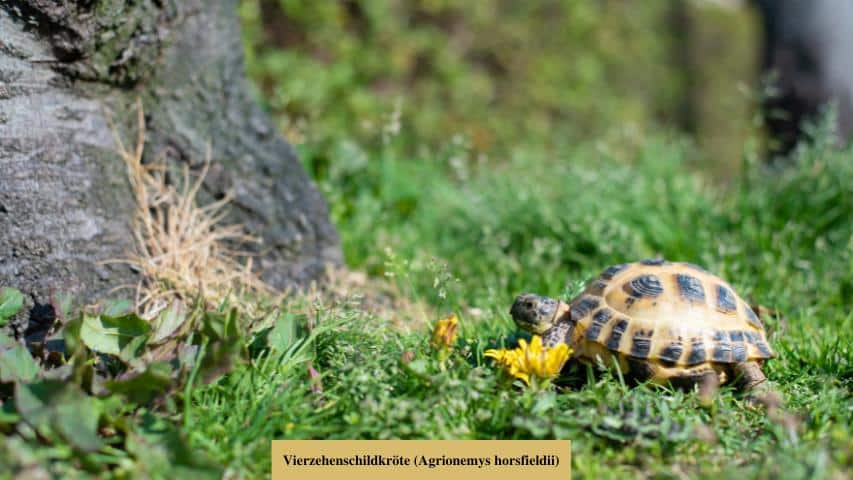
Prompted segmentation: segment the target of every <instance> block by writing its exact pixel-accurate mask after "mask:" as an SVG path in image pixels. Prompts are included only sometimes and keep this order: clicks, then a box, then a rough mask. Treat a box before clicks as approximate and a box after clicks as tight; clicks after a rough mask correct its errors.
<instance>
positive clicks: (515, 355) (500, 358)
mask: <svg viewBox="0 0 853 480" xmlns="http://www.w3.org/2000/svg"><path fill="white" fill-rule="evenodd" d="M571 354H572V349H570V348H569V346H568V345H566V344H565V343H558V344H557V345H555V346H554V347H551V348H548V347H544V346H543V345H542V338H540V337H539V335H534V336H533V339H532V340H530V343H527V342H526V341H524V340H519V341H518V347H516V348H514V349H509V350H508V349H500V350H495V349H492V350H486V352H485V353H484V355H485V356H487V357H490V358H493V359H495V361H496V362H497V363H498V365H500V366H502V367H503V368H504V370H506V372H507V373H509V374H510V375H511V376H513V377H515V378H519V379H521V380H523V381H524V383H526V384H528V385H530V383H531V377H533V378H534V380H537V381H543V380H545V381H547V380H550V379H552V378H554V377H556V376H557V375H558V374H559V373H560V370H562V369H563V365H565V363H566V361H568V359H569V356H570V355H571Z"/></svg>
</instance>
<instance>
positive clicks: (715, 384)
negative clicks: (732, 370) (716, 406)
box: [699, 370, 720, 407]
mask: <svg viewBox="0 0 853 480" xmlns="http://www.w3.org/2000/svg"><path fill="white" fill-rule="evenodd" d="M719 390H720V375H719V374H718V373H717V372H715V371H713V370H711V371H710V372H707V373H705V374H704V375H702V377H701V379H700V380H699V403H700V404H701V405H702V406H703V407H710V406H711V405H713V403H714V398H715V397H716V396H717V391H719Z"/></svg>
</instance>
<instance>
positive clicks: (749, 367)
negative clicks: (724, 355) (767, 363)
mask: <svg viewBox="0 0 853 480" xmlns="http://www.w3.org/2000/svg"><path fill="white" fill-rule="evenodd" d="M734 373H735V378H739V381H740V386H741V387H742V388H743V389H744V390H745V391H747V392H749V396H748V397H747V400H748V401H750V402H753V403H759V404H762V405H764V406H765V407H767V408H768V409H775V408H777V407H779V406H781V405H782V399H781V397H780V396H779V394H778V393H776V391H775V390H773V387H771V386H770V384H769V383H768V382H767V377H765V376H764V372H762V371H761V367H760V366H759V365H758V363H757V362H755V361H749V362H743V363H738V364H736V365H735V366H734Z"/></svg>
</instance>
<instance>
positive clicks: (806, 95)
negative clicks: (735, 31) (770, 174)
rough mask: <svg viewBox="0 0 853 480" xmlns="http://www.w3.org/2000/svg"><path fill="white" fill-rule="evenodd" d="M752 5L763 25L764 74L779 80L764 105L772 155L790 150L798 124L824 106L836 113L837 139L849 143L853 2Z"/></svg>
mask: <svg viewBox="0 0 853 480" xmlns="http://www.w3.org/2000/svg"><path fill="white" fill-rule="evenodd" d="M753 1H754V3H755V5H756V6H757V7H758V10H759V12H760V13H761V18H762V21H763V23H764V51H763V55H762V57H763V63H764V69H765V70H766V71H768V72H775V73H776V74H777V75H778V85H777V87H778V88H779V95H778V96H775V97H773V98H770V99H768V100H767V102H766V103H765V105H764V108H765V111H766V115H765V116H766V117H767V119H768V121H767V123H768V128H769V130H770V132H769V133H770V135H771V136H772V137H773V138H774V139H775V140H777V142H778V144H779V145H778V147H777V148H776V149H775V150H776V151H777V152H778V153H787V152H789V151H790V150H791V149H793V148H794V146H795V145H796V143H797V140H798V139H799V137H800V135H801V133H802V132H801V127H802V123H803V120H807V119H810V118H813V117H814V116H815V115H816V114H817V113H818V112H819V111H820V108H821V107H822V106H823V105H824V104H826V103H827V102H834V103H835V104H836V106H837V108H838V125H837V127H838V134H839V136H840V137H841V139H843V140H850V139H851V138H853V55H851V54H850V47H851V45H853V2H850V1H849V0H810V1H802V0H753ZM779 111H782V112H784V113H785V114H784V115H779Z"/></svg>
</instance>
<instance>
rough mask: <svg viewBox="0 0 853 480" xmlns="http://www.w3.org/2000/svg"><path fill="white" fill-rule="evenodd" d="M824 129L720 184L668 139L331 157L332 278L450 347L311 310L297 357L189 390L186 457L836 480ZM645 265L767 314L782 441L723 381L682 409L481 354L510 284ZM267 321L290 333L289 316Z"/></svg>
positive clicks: (841, 173)
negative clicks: (369, 279) (391, 458)
mask: <svg viewBox="0 0 853 480" xmlns="http://www.w3.org/2000/svg"><path fill="white" fill-rule="evenodd" d="M825 135H826V134H825V133H820V134H818V137H817V138H818V139H819V140H817V141H815V142H813V143H812V145H811V146H809V147H807V148H803V149H802V150H801V151H800V152H799V153H798V154H797V156H796V158H795V162H794V164H793V165H791V166H790V167H788V168H784V169H779V170H776V171H771V170H768V169H767V168H765V167H763V166H759V165H754V164H752V163H749V162H748V164H747V167H746V168H745V172H744V174H743V175H742V176H741V177H740V180H739V181H738V183H736V184H733V185H730V186H728V187H711V186H709V185H707V184H705V183H704V182H703V181H702V179H701V177H699V176H697V175H696V174H694V173H692V172H691V171H690V170H689V168H687V166H686V159H687V158H688V157H689V155H690V150H689V147H687V146H686V145H684V144H682V143H680V142H677V141H673V140H666V139H663V140H659V141H654V140H651V141H648V142H646V143H644V144H642V145H641V146H639V147H638V148H637V149H636V151H630V152H628V153H626V154H624V155H622V156H621V157H619V158H615V156H614V155H608V154H607V153H606V151H607V150H606V149H601V148H597V149H596V148H592V147H591V146H590V147H586V146H576V147H567V148H565V149H563V150H562V151H561V154H560V155H553V154H551V155H548V156H544V155H540V154H538V153H537V152H529V151H528V152H519V153H518V154H517V155H515V156H514V157H512V158H511V159H508V160H507V161H506V162H504V163H502V164H500V165H498V166H495V165H488V166H482V167H471V169H470V171H467V172H464V175H463V174H462V173H461V172H458V171H456V170H454V169H453V166H452V165H453V164H452V161H450V160H447V161H443V160H442V159H441V158H440V157H439V158H438V159H436V157H432V158H420V159H410V158H401V157H398V156H396V155H395V153H394V147H393V145H385V146H382V147H379V148H377V149H376V150H375V151H373V152H367V151H365V152H359V153H353V154H351V155H350V156H349V157H341V158H342V159H345V160H343V161H342V162H341V164H340V165H339V166H338V167H336V168H338V170H335V171H327V172H325V174H324V175H323V176H321V177H320V178H319V181H320V184H321V186H322V187H323V189H324V191H325V193H326V195H327V198H329V200H330V203H331V206H332V211H333V213H334V216H335V220H336V222H337V224H338V226H339V229H340V231H341V237H342V239H343V243H344V248H345V252H346V255H347V259H348V261H349V263H350V265H352V266H353V267H354V268H362V269H365V270H367V271H369V272H371V273H372V274H375V275H388V276H389V278H390V280H391V281H394V282H399V286H400V290H401V291H402V292H404V294H405V295H407V296H410V297H411V298H416V299H420V300H425V301H427V302H429V303H431V304H433V305H434V306H436V308H437V310H438V311H445V312H449V311H456V312H458V313H459V314H460V316H461V324H462V333H461V335H460V341H459V344H458V345H457V349H456V353H455V354H454V355H453V356H451V358H449V359H448V360H447V361H446V362H441V361H439V360H438V359H437V358H435V355H434V354H433V352H432V351H431V348H430V347H429V344H428V341H427V338H428V329H427V326H426V324H427V323H428V322H430V321H432V320H435V319H434V318H421V317H419V316H417V315H413V314H410V313H407V312H400V313H399V316H400V317H403V318H397V320H404V321H407V322H412V324H413V325H415V326H417V327H420V328H416V329H415V330H414V331H413V332H408V333H407V332H404V331H402V330H401V329H399V328H396V327H394V326H393V325H392V324H391V323H389V322H386V321H382V320H380V319H378V318H376V317H374V316H371V315H369V314H368V313H366V312H365V311H362V310H359V309H358V308H355V307H352V306H351V305H349V304H348V303H346V302H340V303H338V304H328V305H325V306H323V307H320V308H319V309H318V310H316V312H317V313H316V318H313V320H312V321H313V322H314V323H316V324H317V325H319V326H318V327H317V328H316V329H315V330H313V331H312V333H311V336H310V337H308V336H304V335H303V337H299V336H296V337H291V338H304V343H298V344H293V343H292V342H294V341H295V340H292V339H291V340H289V341H287V342H284V344H283V345H279V346H278V347H274V350H273V352H272V353H271V354H270V355H261V356H259V357H256V358H255V359H254V360H252V362H251V363H249V364H247V365H244V366H242V367H239V368H238V369H237V370H235V371H234V372H232V373H231V374H229V375H228V376H227V377H226V378H225V379H224V380H222V381H221V382H219V383H217V384H214V385H210V386H206V387H200V388H198V389H195V390H194V391H193V393H192V403H193V408H192V411H191V413H190V414H189V415H188V416H187V420H186V421H187V423H186V425H185V430H186V431H187V432H188V433H189V436H190V440H191V443H192V445H193V446H194V447H197V448H201V449H203V450H205V451H206V452H208V453H209V454H210V455H211V456H212V457H213V458H215V459H216V460H217V461H219V462H222V463H224V464H227V465H230V467H229V468H231V469H233V470H234V471H235V472H246V473H248V474H249V476H263V475H265V472H267V469H268V467H269V465H268V464H269V459H268V455H269V443H268V439H270V438H568V439H572V440H573V441H574V444H573V469H574V472H575V473H576V474H577V476H578V478H623V477H624V476H654V477H660V478H670V477H672V478H675V477H679V478H681V477H683V476H684V475H689V476H690V477H691V478H693V477H696V478H726V477H733V476H738V477H741V478H845V477H846V476H848V475H849V474H850V471H851V470H850V469H851V462H853V437H851V432H850V423H851V414H853V402H851V393H850V387H851V380H853V368H852V367H851V350H850V346H851V344H853V314H851V313H850V312H851V308H850V307H851V292H853V273H851V272H853V268H851V267H853V263H851V262H853V260H851V251H853V248H851V247H853V240H851V228H853V227H852V226H851V219H853V196H851V193H853V192H852V191H851V190H853V180H851V179H853V162H851V157H853V152H851V151H850V150H839V149H837V148H835V147H833V146H831V145H830V144H829V143H828V142H826V141H822V140H820V139H823V138H824V137H825ZM350 147H351V146H350ZM451 157H452V155H451ZM359 158H361V160H358V159H359ZM346 159H348V160H349V163H348V162H347V161H346ZM309 167H310V165H309ZM657 254H661V255H663V256H664V257H666V258H668V259H672V260H683V261H690V262H694V263H698V264H701V265H704V266H705V267H707V268H709V269H710V270H712V271H714V272H717V273H719V274H720V275H722V276H724V277H725V278H727V279H728V280H730V281H731V283H732V284H733V285H734V286H735V287H736V288H737V290H738V291H739V292H740V293H741V294H743V295H744V296H746V297H747V298H750V299H753V300H754V301H756V302H758V303H760V304H762V305H766V306H772V307H773V308H775V309H778V310H780V311H781V312H782V313H783V315H784V321H776V320H774V319H770V318H767V319H765V320H766V323H767V326H768V329H769V331H770V339H771V342H772V344H773V346H774V348H775V349H776V351H777V352H778V358H776V359H775V360H773V361H771V362H769V363H768V365H767V366H766V369H765V370H766V373H767V374H768V376H769V378H770V380H771V381H772V382H773V383H774V384H775V385H776V386H777V387H778V389H779V391H780V392H781V393H782V394H783V396H784V397H785V400H786V405H787V408H788V409H789V410H790V411H791V412H794V413H795V414H797V415H799V416H800V417H801V423H800V426H799V430H798V431H797V432H790V431H788V430H787V429H786V428H785V427H783V426H781V425H779V424H777V423H774V422H773V421H771V420H770V419H769V418H768V416H767V415H766V413H765V412H764V410H763V409H760V408H759V409H756V408H752V407H750V406H748V405H747V404H746V403H745V402H744V400H743V398H742V397H741V395H739V394H738V393H737V392H735V391H733V390H731V389H729V388H725V389H723V391H722V393H721V394H720V396H719V398H718V399H717V401H716V402H715V405H714V406H713V408H711V409H703V408H701V407H700V406H699V403H698V401H697V398H696V396H695V395H694V394H693V393H685V392H680V391H673V390H671V389H666V388H657V387H649V386H640V387H637V388H630V387H627V386H625V385H624V384H623V383H622V382H621V381H620V379H619V377H614V376H613V375H612V374H609V373H605V374H603V375H601V374H597V375H592V373H591V372H589V371H587V370H585V369H576V370H575V371H574V372H573V373H572V375H571V376H572V377H573V378H571V379H570V382H569V384H570V385H571V386H570V387H566V388H564V389H560V390H559V391H556V390H552V391H547V392H539V393H536V392H530V391H522V390H519V389H517V388H514V387H512V386H510V385H508V384H507V382H506V381H505V380H504V379H503V378H502V377H501V376H500V375H499V374H497V373H496V372H495V370H494V368H493V367H492V366H491V365H490V364H489V363H488V362H485V361H484V360H483V357H482V352H483V350H484V349H485V348H488V347H490V346H494V345H497V344H500V343H501V342H503V341H504V340H505V339H508V338H511V337H512V336H513V335H514V334H515V333H516V332H515V327H514V326H513V324H512V321H511V319H510V318H509V317H508V315H507V309H508V306H509V303H510V302H511V300H512V298H513V297H514V295H515V294H517V293H518V292H520V291H522V290H532V291H537V292H540V293H543V294H549V295H566V294H568V292H570V291H572V290H573V289H576V287H577V284H578V283H579V282H582V281H584V280H585V279H587V278H589V277H590V276H591V275H593V274H595V273H597V272H598V271H600V270H601V269H603V268H604V267H605V266H607V265H609V264H612V263H615V262H622V261H629V260H635V259H638V258H643V257H649V256H654V255H657ZM303 307H304V306H299V305H296V306H292V307H290V308H291V309H292V310H293V311H301V310H302V308H303ZM475 307H476V308H477V309H479V310H480V313H479V314H477V315H473V314H470V313H469V312H471V309H472V308H475ZM406 315H410V316H411V318H407V317H406ZM288 318H289V320H288V321H289V322H290V321H293V322H296V324H298V325H299V326H300V329H301V330H302V331H304V332H307V330H306V329H305V325H306V324H307V318H306V317H304V316H301V317H300V316H292V317H288ZM305 335H307V333H305ZM404 352H413V353H414V360H413V361H411V362H410V363H406V362H403V361H401V356H402V355H403V353H404ZM309 362H310V364H311V365H313V367H314V368H315V369H316V370H317V371H319V372H320V374H321V377H322V392H317V391H316V390H315V391H312V389H311V388H310V381H309V377H308V373H307V369H308V365H309ZM709 432H712V433H711V434H710V435H709ZM709 436H710V437H712V439H710V440H709V439H707V438H706V437H709Z"/></svg>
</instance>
